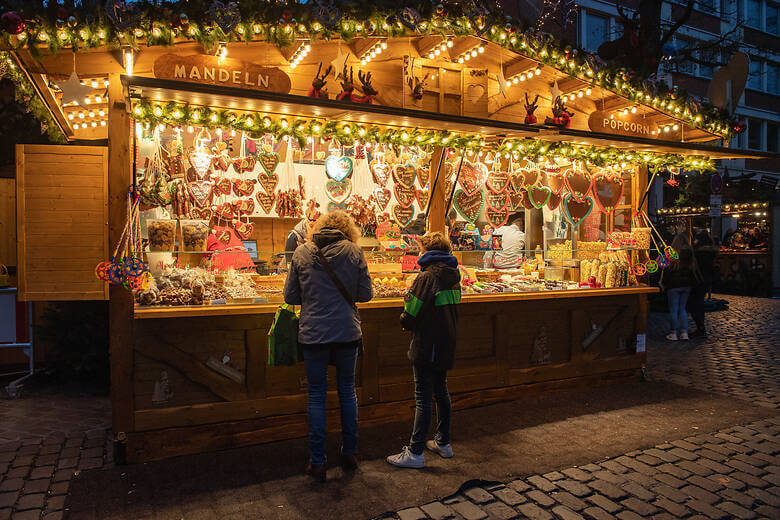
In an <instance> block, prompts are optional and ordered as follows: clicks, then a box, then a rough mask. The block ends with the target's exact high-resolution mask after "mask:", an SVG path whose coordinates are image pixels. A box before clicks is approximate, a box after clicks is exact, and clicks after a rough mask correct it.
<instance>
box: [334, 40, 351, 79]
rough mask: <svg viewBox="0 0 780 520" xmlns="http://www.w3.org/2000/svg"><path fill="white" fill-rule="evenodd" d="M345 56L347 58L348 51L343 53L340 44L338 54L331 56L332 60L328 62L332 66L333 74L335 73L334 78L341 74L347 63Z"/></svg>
mask: <svg viewBox="0 0 780 520" xmlns="http://www.w3.org/2000/svg"><path fill="white" fill-rule="evenodd" d="M347 58H349V53H347V54H344V53H343V52H341V46H339V53H338V55H337V56H336V57H335V58H333V61H331V62H330V65H331V67H333V74H335V79H339V76H341V75H342V74H343V71H344V67H345V66H346V64H347Z"/></svg>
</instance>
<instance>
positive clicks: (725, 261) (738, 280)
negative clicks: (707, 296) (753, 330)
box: [658, 201, 775, 296]
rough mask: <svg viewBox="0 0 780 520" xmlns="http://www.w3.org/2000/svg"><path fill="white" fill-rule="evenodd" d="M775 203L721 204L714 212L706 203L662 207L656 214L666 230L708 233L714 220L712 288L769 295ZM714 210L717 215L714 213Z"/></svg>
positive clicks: (771, 275) (771, 277)
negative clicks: (718, 231)
mask: <svg viewBox="0 0 780 520" xmlns="http://www.w3.org/2000/svg"><path fill="white" fill-rule="evenodd" d="M774 211H775V206H774V205H773V204H772V203H770V202H766V201H762V202H743V203H729V204H723V205H722V206H721V207H720V208H718V210H717V211H715V212H713V211H712V209H711V208H710V207H705V206H698V207H693V206H681V207H671V208H661V209H659V210H658V216H659V217H661V218H662V220H663V227H664V229H666V230H667V231H668V232H669V233H679V232H685V233H688V234H690V235H693V234H695V233H696V232H697V231H699V230H706V231H707V232H711V230H712V229H713V226H712V223H713V222H712V221H713V219H718V220H719V221H720V222H719V225H718V226H717V229H721V230H722V234H721V236H719V237H713V238H714V239H716V240H717V241H718V242H717V244H716V246H717V247H719V252H718V256H717V257H716V258H715V271H714V274H715V277H714V280H713V291H715V292H727V293H737V294H748V295H754V296H771V294H772V287H773V274H772V273H773V269H772V266H773V258H774V256H775V254H774V251H773V248H774V247H775V245H774V244H773V240H772V238H773V233H774V225H773V221H774V216H773V213H774ZM713 213H717V215H713Z"/></svg>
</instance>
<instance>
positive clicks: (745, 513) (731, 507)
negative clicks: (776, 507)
mask: <svg viewBox="0 0 780 520" xmlns="http://www.w3.org/2000/svg"><path fill="white" fill-rule="evenodd" d="M717 507H718V508H719V509H723V510H724V511H725V512H727V513H728V514H730V515H731V516H733V517H735V518H740V519H742V520H748V519H752V518H755V517H756V514H755V513H754V512H753V511H750V510H748V509H745V508H744V507H742V506H740V505H738V504H735V503H734V502H721V503H720V504H718V505H717Z"/></svg>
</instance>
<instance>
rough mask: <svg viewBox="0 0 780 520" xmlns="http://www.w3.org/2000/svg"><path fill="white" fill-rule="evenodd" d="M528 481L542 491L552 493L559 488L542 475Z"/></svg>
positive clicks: (529, 478)
mask: <svg viewBox="0 0 780 520" xmlns="http://www.w3.org/2000/svg"><path fill="white" fill-rule="evenodd" d="M527 480H528V482H530V483H531V484H533V485H534V486H536V487H538V488H539V489H541V490H542V491H552V490H554V489H557V486H556V485H555V484H553V483H552V482H550V481H549V480H547V479H546V478H544V477H542V476H541V475H534V476H532V477H528V479H527Z"/></svg>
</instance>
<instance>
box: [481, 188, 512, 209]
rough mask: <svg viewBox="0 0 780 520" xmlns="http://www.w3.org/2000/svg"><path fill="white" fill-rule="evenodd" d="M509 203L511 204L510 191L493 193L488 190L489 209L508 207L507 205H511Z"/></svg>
mask: <svg viewBox="0 0 780 520" xmlns="http://www.w3.org/2000/svg"><path fill="white" fill-rule="evenodd" d="M509 204H511V202H510V200H509V193H507V192H503V193H493V192H492V191H488V194H487V205H488V209H494V210H501V209H506V207H507V206H509Z"/></svg>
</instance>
